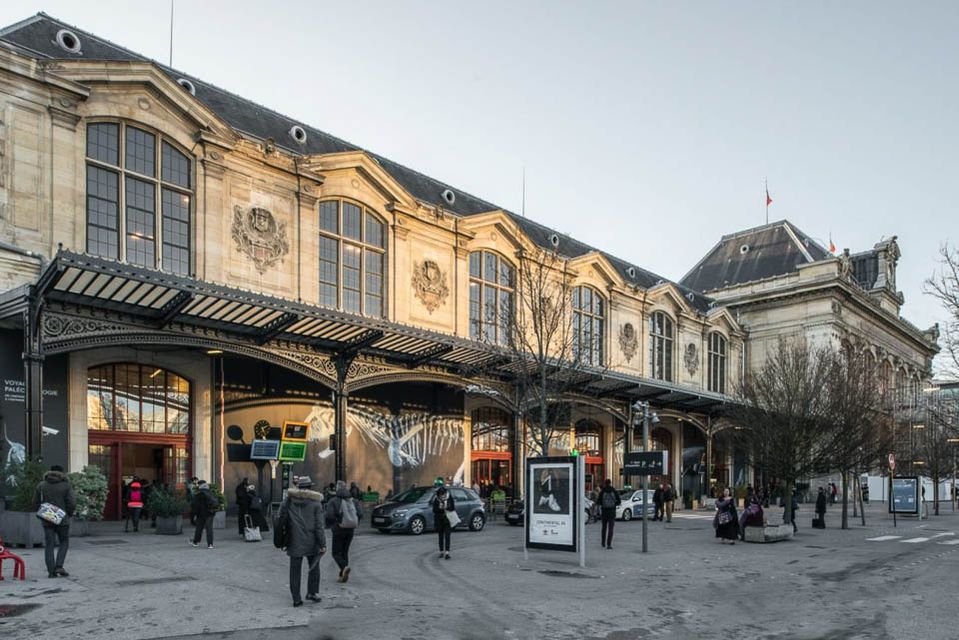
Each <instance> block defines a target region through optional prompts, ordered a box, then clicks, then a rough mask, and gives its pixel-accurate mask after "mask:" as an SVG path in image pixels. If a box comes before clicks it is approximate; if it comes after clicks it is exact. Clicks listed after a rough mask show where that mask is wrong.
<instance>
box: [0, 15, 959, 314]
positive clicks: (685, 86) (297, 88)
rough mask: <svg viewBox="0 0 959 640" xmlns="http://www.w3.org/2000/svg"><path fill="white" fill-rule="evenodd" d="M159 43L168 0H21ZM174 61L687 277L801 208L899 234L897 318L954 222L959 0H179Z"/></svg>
mask: <svg viewBox="0 0 959 640" xmlns="http://www.w3.org/2000/svg"><path fill="white" fill-rule="evenodd" d="M40 10H43V11H46V12H47V13H49V14H51V15H53V16H55V17H58V18H60V19H62V20H64V21H66V22H69V23H72V24H74V25H76V26H78V27H80V28H83V29H86V30H89V31H92V32H94V33H96V34H98V35H100V36H103V37H106V38H108V39H110V40H113V41H114V42H116V43H118V44H121V45H123V46H126V47H128V48H130V49H133V50H135V51H138V52H140V53H143V54H145V55H148V56H151V57H155V58H158V59H160V60H162V61H166V59H167V55H168V39H169V31H168V29H169V4H168V2H166V1H156V2H142V3H128V2H107V1H96V2H78V1H75V0H74V1H49V2H43V3H37V2H20V1H18V0H13V1H12V2H11V1H10V0H7V1H6V2H4V3H2V4H0V22H2V23H3V24H9V23H11V22H14V21H15V20H19V19H22V18H25V17H27V16H28V15H31V14H33V13H35V12H37V11H40ZM174 21H175V25H174V54H173V64H174V66H175V67H177V68H179V69H182V70H184V71H186V72H189V73H191V74H194V75H196V76H198V77H200V78H203V79H204V80H207V81H209V82H211V83H213V84H216V85H219V86H221V87H223V88H226V89H229V90H231V91H233V92H235V93H239V94H241V95H243V96H246V97H249V98H251V99H253V100H255V101H257V102H260V103H262V104H264V105H267V106H269V107H271V108H274V109H275V110H277V111H280V112H282V113H285V114H288V115H290V116H293V117H296V118H299V119H302V120H303V121H305V122H308V123H309V124H312V125H314V126H316V127H319V128H321V129H323V130H325V131H328V132H330V133H332V134H334V135H337V136H339V137H341V138H344V139H346V140H349V141H350V142H353V143H355V144H358V145H361V146H364V147H366V148H368V149H371V150H374V151H376V152H378V153H381V154H383V155H386V156H387V157H390V158H392V159H394V160H396V161H399V162H402V163H404V164H406V165H408V166H410V167H413V168H415V169H417V170H420V171H422V172H424V173H427V174H429V175H432V176H434V177H436V178H438V179H441V180H444V181H446V182H448V183H450V184H452V185H455V186H456V187H458V188H461V189H463V190H465V191H468V192H471V193H473V194H475V195H477V196H480V197H482V198H485V199H487V200H490V201H491V202H494V203H496V204H498V205H500V206H502V207H505V208H508V209H511V210H514V211H517V212H518V211H519V210H520V202H521V184H522V171H523V167H524V166H525V167H526V175H527V192H526V214H527V216H529V217H530V218H533V219H535V220H538V221H540V222H543V223H545V224H548V225H550V226H553V227H554V228H556V229H558V230H560V231H564V232H567V233H570V234H571V235H573V236H575V237H577V238H579V239H581V240H583V241H585V242H588V243H591V244H593V245H595V246H597V247H600V248H602V249H604V250H606V251H609V252H610V253H613V254H614V255H618V256H621V257H622V258H625V259H628V260H631V261H634V262H636V263H638V264H640V265H642V266H644V267H646V268H648V269H650V270H652V271H655V272H657V273H660V274H662V275H664V276H666V277H669V278H673V279H678V278H681V277H682V276H683V275H684V274H685V272H686V271H687V270H688V269H689V268H691V267H692V266H693V265H694V264H695V263H696V261H697V260H698V259H699V258H700V257H701V256H702V255H703V254H704V253H705V252H706V251H708V250H709V248H710V247H712V245H713V244H714V243H715V242H716V241H717V240H718V239H719V237H720V236H721V235H722V234H724V233H730V232H733V231H736V230H738V229H742V228H746V227H750V226H755V225H758V224H762V223H763V221H764V207H763V204H764V197H763V178H764V177H767V176H768V179H769V191H770V193H771V195H772V197H773V199H774V201H775V202H774V204H773V205H772V207H771V208H770V219H779V218H788V219H789V220H791V221H792V222H793V223H795V224H796V225H797V226H798V227H799V228H801V229H802V230H804V231H805V232H806V233H808V234H810V235H811V236H813V237H817V238H821V239H822V240H823V242H826V241H827V240H828V237H829V234H830V233H831V234H832V238H833V240H834V241H835V243H836V245H837V246H838V247H840V248H842V247H847V246H848V247H850V249H852V250H853V251H857V250H863V249H866V248H869V247H871V246H872V245H873V244H874V243H875V242H877V241H879V240H880V238H882V237H884V236H888V235H893V234H896V235H898V236H899V242H900V246H901V248H902V252H903V258H902V261H901V262H900V268H899V285H900V288H901V289H902V291H903V292H904V293H905V296H906V306H905V308H904V315H905V316H906V317H907V318H908V319H910V320H911V321H913V322H914V323H916V324H918V325H920V326H922V327H926V326H929V325H931V324H932V323H933V322H935V321H936V320H938V319H940V318H941V317H942V315H943V314H942V313H941V311H940V310H939V308H938V307H937V306H936V304H935V303H934V301H932V300H931V299H930V298H928V297H927V296H924V295H922V293H921V284H922V281H923V279H924V278H926V277H928V276H929V275H930V274H931V273H932V271H933V269H934V268H935V266H936V252H937V249H938V247H939V245H940V243H941V242H943V241H944V240H946V239H949V240H951V241H952V242H957V241H959V223H957V216H956V205H955V200H956V196H955V194H954V193H953V191H954V186H955V184H956V182H957V180H956V173H957V171H956V169H957V161H956V151H957V148H959V144H957V143H959V117H957V113H959V82H957V75H959V73H957V72H959V65H957V62H959V35H957V34H959V2H934V1H928V0H926V1H923V2H921V3H909V2H895V3H893V2H877V1H875V0H870V1H868V2H841V3H840V2H815V1H804V2H801V3H800V2H793V3H785V2H670V3H665V2H655V3H654V2H588V3H587V2H582V3H571V2H535V3H534V2H495V1H487V2H483V3H465V2H426V1H420V2H403V1H392V2H362V3H361V2H343V1H340V2H196V3H190V2H186V1H185V0H179V1H178V2H177V3H176V11H175V19H174Z"/></svg>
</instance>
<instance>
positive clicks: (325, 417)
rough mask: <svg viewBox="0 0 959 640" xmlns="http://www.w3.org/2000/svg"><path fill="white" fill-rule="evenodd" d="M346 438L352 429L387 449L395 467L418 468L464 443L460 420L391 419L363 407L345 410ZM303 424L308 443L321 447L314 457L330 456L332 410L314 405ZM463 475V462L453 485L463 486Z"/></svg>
mask: <svg viewBox="0 0 959 640" xmlns="http://www.w3.org/2000/svg"><path fill="white" fill-rule="evenodd" d="M347 414H348V419H347V421H346V434H347V437H349V435H350V434H351V433H353V430H354V429H359V432H360V436H361V437H362V438H363V440H365V441H366V442H369V443H372V444H375V445H377V446H379V447H380V448H383V449H386V450H387V453H388V455H389V458H390V463H391V464H392V465H393V466H394V467H404V466H406V467H419V466H421V465H422V464H423V463H424V462H425V461H426V458H427V457H429V456H438V455H442V454H444V453H446V452H447V451H449V450H450V449H451V448H452V447H454V446H456V445H459V444H460V443H462V442H463V440H464V438H465V436H464V434H463V421H462V419H459V418H451V417H447V416H434V415H431V414H428V413H412V414H407V415H400V416H393V415H386V414H382V413H379V412H377V411H373V410H370V409H367V408H366V407H362V406H355V405H354V406H351V407H349V409H348V410H347ZM306 422H308V423H309V424H310V430H309V434H308V435H307V439H308V440H309V441H310V442H316V443H319V444H320V446H321V447H322V448H321V449H320V451H319V453H318V454H317V455H318V457H319V458H320V459H326V458H328V457H330V456H331V455H333V451H332V450H331V449H329V447H328V446H327V445H328V443H329V441H330V438H329V437H330V436H331V435H333V423H334V418H333V408H332V407H328V406H323V405H314V406H313V409H312V410H311V411H310V413H309V415H308V416H307V417H306ZM465 473H466V461H465V460H464V461H463V462H462V464H460V467H459V469H457V471H456V474H455V475H454V476H453V481H454V482H462V480H463V478H464V475H465Z"/></svg>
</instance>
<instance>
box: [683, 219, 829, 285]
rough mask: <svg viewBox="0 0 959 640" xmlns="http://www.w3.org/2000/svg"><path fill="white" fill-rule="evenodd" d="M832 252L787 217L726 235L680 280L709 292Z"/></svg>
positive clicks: (784, 271)
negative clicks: (786, 218)
mask: <svg viewBox="0 0 959 640" xmlns="http://www.w3.org/2000/svg"><path fill="white" fill-rule="evenodd" d="M831 257H832V254H831V253H829V252H828V251H827V250H826V249H825V248H823V247H822V246H821V245H820V244H819V243H817V242H816V241H815V240H813V239H812V238H810V237H809V236H808V235H806V234H805V233H803V232H802V231H800V230H799V229H797V228H796V227H795V226H794V225H793V224H792V223H790V222H789V221H787V220H780V221H778V222H771V223H769V224H766V225H763V226H761V227H755V228H753V229H746V230H744V231H739V232H737V233H732V234H729V235H725V236H723V237H722V239H721V240H720V241H719V242H718V243H717V244H716V246H714V247H713V248H712V249H711V250H710V251H709V253H707V254H706V256H705V257H704V258H703V259H702V260H700V261H699V263H698V264H697V265H696V266H695V267H693V268H692V269H691V270H690V272H689V273H687V274H686V275H685V276H684V277H683V279H682V280H681V281H680V282H682V284H683V285H685V286H687V287H689V288H691V289H694V290H696V291H700V292H709V291H713V290H716V289H722V288H724V287H732V286H735V285H739V284H743V283H746V282H754V281H756V280H763V279H765V278H771V277H774V276H781V275H785V274H787V273H790V272H792V271H795V270H796V268H797V267H798V266H799V265H801V264H807V263H811V262H817V261H819V260H825V259H826V258H831Z"/></svg>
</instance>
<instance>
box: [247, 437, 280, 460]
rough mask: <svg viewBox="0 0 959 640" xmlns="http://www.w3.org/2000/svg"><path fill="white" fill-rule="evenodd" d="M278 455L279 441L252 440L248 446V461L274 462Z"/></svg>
mask: <svg viewBox="0 0 959 640" xmlns="http://www.w3.org/2000/svg"><path fill="white" fill-rule="evenodd" d="M279 455H280V441H279V440H254V441H253V444H252V445H250V460H276V459H277V458H278V457H279Z"/></svg>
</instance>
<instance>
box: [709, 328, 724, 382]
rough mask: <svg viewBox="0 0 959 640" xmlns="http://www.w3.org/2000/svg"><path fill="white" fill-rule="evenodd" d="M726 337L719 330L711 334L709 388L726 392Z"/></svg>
mask: <svg viewBox="0 0 959 640" xmlns="http://www.w3.org/2000/svg"><path fill="white" fill-rule="evenodd" d="M726 350H727V346H726V338H725V337H724V336H723V334H721V333H719V332H718V331H713V332H712V333H710V334H709V376H708V377H709V390H710V391H714V392H716V393H726Z"/></svg>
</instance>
